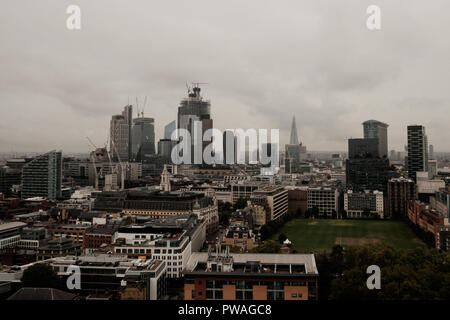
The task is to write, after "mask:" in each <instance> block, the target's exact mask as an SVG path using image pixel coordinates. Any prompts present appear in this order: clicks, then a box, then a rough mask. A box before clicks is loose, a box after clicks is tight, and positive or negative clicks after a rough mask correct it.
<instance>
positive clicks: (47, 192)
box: [22, 151, 62, 200]
mask: <svg viewBox="0 0 450 320" xmlns="http://www.w3.org/2000/svg"><path fill="white" fill-rule="evenodd" d="M61 182H62V154H61V151H58V152H57V151H51V152H48V153H46V154H43V155H41V156H38V157H36V158H34V159H33V160H32V161H30V162H28V163H27V164H26V165H24V167H23V169H22V199H27V198H33V197H42V198H45V199H49V200H56V199H57V198H59V197H61Z"/></svg>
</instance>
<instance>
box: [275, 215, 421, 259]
mask: <svg viewBox="0 0 450 320" xmlns="http://www.w3.org/2000/svg"><path fill="white" fill-rule="evenodd" d="M280 233H284V234H285V235H286V236H287V237H288V239H289V240H290V241H292V246H293V248H294V249H296V250H297V251H298V252H313V251H315V252H317V251H323V250H329V249H331V248H332V247H333V245H334V244H341V245H343V246H345V245H352V244H356V245H357V244H364V243H365V242H384V243H387V244H390V245H391V246H393V247H394V248H401V249H411V248H415V247H418V246H422V245H424V244H423V243H422V242H421V241H420V240H419V239H418V238H417V237H416V236H415V235H414V234H413V232H412V231H411V230H410V229H409V227H408V226H407V225H406V224H405V223H404V222H402V221H388V220H386V221H384V220H323V219H315V220H311V219H293V220H291V221H289V222H288V223H286V224H285V225H284V226H283V228H281V230H280V232H278V233H277V234H276V235H274V236H273V237H272V239H277V240H278V235H279V234H280ZM339 238H341V239H339ZM342 238H344V239H342Z"/></svg>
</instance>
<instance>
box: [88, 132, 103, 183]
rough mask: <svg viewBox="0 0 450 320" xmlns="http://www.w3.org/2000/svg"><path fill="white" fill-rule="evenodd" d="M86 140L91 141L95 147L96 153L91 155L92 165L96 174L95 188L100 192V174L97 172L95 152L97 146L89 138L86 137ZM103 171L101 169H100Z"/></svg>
mask: <svg viewBox="0 0 450 320" xmlns="http://www.w3.org/2000/svg"><path fill="white" fill-rule="evenodd" d="M86 139H87V140H88V141H89V143H90V144H91V145H92V146H93V147H94V153H93V154H92V153H91V161H92V165H93V167H94V174H95V182H94V188H95V190H98V176H99V174H100V173H99V172H97V165H96V164H95V156H96V153H95V151H96V150H97V147H96V146H95V144H94V143H93V142H92V140H91V139H89V137H86ZM100 170H101V169H100Z"/></svg>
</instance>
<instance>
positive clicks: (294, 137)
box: [289, 116, 300, 144]
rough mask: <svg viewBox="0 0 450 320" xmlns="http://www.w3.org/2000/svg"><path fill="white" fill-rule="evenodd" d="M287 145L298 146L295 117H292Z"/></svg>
mask: <svg viewBox="0 0 450 320" xmlns="http://www.w3.org/2000/svg"><path fill="white" fill-rule="evenodd" d="M289 144H300V143H299V141H298V135H297V125H296V124H295V116H294V117H292V126H291V139H290V142H289Z"/></svg>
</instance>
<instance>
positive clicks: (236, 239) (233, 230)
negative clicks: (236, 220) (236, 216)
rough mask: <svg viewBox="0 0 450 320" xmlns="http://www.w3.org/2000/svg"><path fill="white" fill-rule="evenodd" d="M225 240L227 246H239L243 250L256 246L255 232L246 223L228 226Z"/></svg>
mask: <svg viewBox="0 0 450 320" xmlns="http://www.w3.org/2000/svg"><path fill="white" fill-rule="evenodd" d="M223 242H224V244H225V245H227V246H231V247H239V248H241V250H243V251H247V250H251V249H253V247H254V246H255V234H254V233H253V232H252V230H251V229H250V228H249V227H248V225H245V224H232V225H230V226H229V227H228V230H227V232H226V234H225V238H224V239H223Z"/></svg>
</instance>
